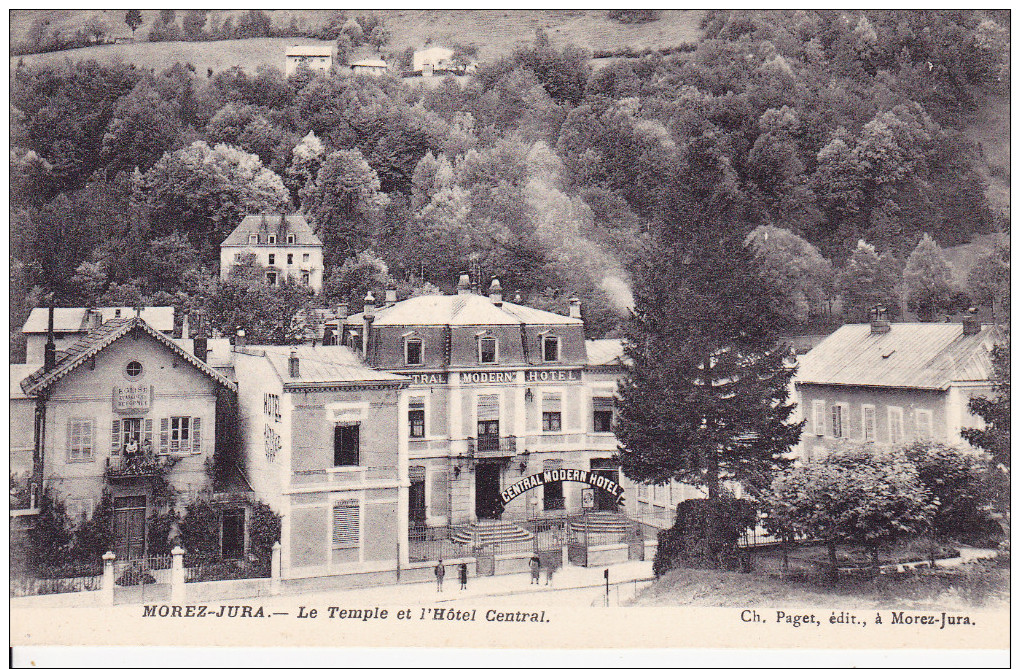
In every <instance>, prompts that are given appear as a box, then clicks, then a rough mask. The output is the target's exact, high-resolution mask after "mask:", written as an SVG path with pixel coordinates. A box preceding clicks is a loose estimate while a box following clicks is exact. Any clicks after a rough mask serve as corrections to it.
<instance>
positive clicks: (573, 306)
mask: <svg viewBox="0 0 1020 669" xmlns="http://www.w3.org/2000/svg"><path fill="white" fill-rule="evenodd" d="M570 317H571V318H580V317H581V300H579V299H577V298H576V297H572V298H570Z"/></svg>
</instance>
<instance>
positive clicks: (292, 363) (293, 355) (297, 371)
mask: <svg viewBox="0 0 1020 669" xmlns="http://www.w3.org/2000/svg"><path fill="white" fill-rule="evenodd" d="M287 370H288V372H289V373H290V378H292V379H297V378H300V377H301V363H300V361H299V360H298V357H297V351H295V350H294V349H290V358H288V359H287Z"/></svg>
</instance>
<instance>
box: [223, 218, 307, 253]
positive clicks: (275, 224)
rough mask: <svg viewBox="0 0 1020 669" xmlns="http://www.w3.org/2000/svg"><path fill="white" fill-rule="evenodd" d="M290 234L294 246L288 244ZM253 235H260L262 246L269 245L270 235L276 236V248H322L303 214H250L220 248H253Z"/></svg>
mask: <svg viewBox="0 0 1020 669" xmlns="http://www.w3.org/2000/svg"><path fill="white" fill-rule="evenodd" d="M288 234H292V235H294V243H293V244H287V243H286V242H287V235H288ZM251 235H258V236H259V244H262V245H266V244H268V243H269V242H268V241H267V240H268V238H269V235H276V244H275V245H274V246H322V242H321V241H319V238H318V237H316V236H315V233H314V232H312V229H311V228H310V227H308V221H307V220H305V217H304V216H302V215H301V214H285V215H283V216H281V215H280V214H248V215H247V216H245V217H244V219H243V220H242V221H241V223H240V225H238V226H237V227H236V228H234V231H233V232H231V233H230V234H229V235H227V238H226V239H224V240H223V243H222V244H220V246H221V247H223V246H241V247H247V246H251V242H250V241H249V237H250V236H251Z"/></svg>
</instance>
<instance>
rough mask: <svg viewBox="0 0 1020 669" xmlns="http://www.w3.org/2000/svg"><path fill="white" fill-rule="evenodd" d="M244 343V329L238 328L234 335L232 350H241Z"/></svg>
mask: <svg viewBox="0 0 1020 669" xmlns="http://www.w3.org/2000/svg"><path fill="white" fill-rule="evenodd" d="M245 344H246V342H245V338H244V330H238V331H237V336H236V337H234V350H235V351H241V352H243V351H244V347H245Z"/></svg>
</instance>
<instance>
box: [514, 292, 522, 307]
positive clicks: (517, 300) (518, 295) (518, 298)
mask: <svg viewBox="0 0 1020 669" xmlns="http://www.w3.org/2000/svg"><path fill="white" fill-rule="evenodd" d="M523 299H524V298H522V297H521V291H519V290H518V291H517V292H516V293H514V304H520V303H521V300H523Z"/></svg>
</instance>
